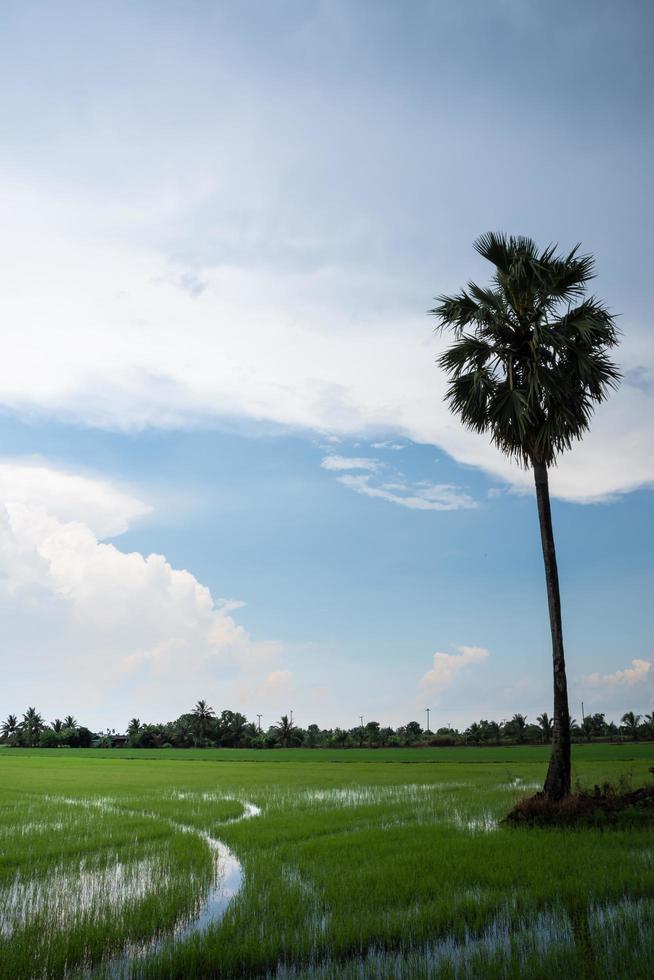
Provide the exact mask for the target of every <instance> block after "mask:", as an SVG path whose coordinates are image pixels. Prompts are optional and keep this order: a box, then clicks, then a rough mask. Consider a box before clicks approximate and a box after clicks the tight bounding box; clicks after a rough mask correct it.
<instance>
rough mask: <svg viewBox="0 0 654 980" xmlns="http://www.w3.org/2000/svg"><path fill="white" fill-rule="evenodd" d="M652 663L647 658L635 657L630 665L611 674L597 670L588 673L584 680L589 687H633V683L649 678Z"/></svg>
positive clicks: (643, 681)
mask: <svg viewBox="0 0 654 980" xmlns="http://www.w3.org/2000/svg"><path fill="white" fill-rule="evenodd" d="M651 669H652V664H651V663H650V661H649V660H640V659H638V658H635V659H634V660H632V661H631V667H626V668H625V669H624V670H616V671H615V672H614V673H613V674H599V673H597V672H595V673H593V674H588V675H587V676H586V677H584V678H583V679H584V681H585V682H586V683H587V684H589V685H590V686H591V687H606V688H608V689H611V688H618V687H633V686H634V685H635V684H644V683H646V682H647V681H648V680H649V676H650V670H651Z"/></svg>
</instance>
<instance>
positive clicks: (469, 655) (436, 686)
mask: <svg viewBox="0 0 654 980" xmlns="http://www.w3.org/2000/svg"><path fill="white" fill-rule="evenodd" d="M456 649H457V650H458V651H459V652H458V653H440V652H438V653H435V654H434V664H433V667H432V668H431V670H428V671H427V673H426V674H425V675H424V676H423V678H422V680H421V681H420V686H421V688H423V689H424V690H426V691H429V692H430V693H432V694H434V695H438V694H440V693H441V692H442V691H445V690H447V688H448V687H451V685H452V683H453V682H454V679H455V677H456V675H457V674H458V673H459V671H461V670H464V669H465V668H467V667H471V666H472V665H474V664H480V663H483V662H484V661H486V660H488V658H489V657H490V653H489V651H488V650H486V649H485V647H469V646H457V647H456Z"/></svg>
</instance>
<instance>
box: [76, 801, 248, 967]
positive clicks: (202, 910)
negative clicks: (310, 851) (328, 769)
mask: <svg viewBox="0 0 654 980" xmlns="http://www.w3.org/2000/svg"><path fill="white" fill-rule="evenodd" d="M223 799H233V797H228V796H225V797H223ZM64 802H66V803H69V804H72V805H75V806H85V807H93V808H95V807H99V808H101V809H103V810H106V811H110V812H113V813H121V814H124V813H125V811H124V810H122V809H120V808H119V807H117V806H114V805H112V804H111V803H110V802H109V801H108V800H101V801H98V802H96V801H88V800H76V799H71V798H67V799H65V800H64ZM238 802H239V803H240V804H241V806H242V807H243V813H241V814H240V815H239V816H237V817H230V818H228V819H227V820H224V821H223V824H224V825H229V824H233V823H240V822H241V821H242V820H250V819H252V818H253V817H258V816H259V815H260V813H261V808H260V807H258V806H257V805H256V803H250V802H249V801H248V800H238ZM134 812H135V813H138V815H139V816H146V817H151V818H152V819H153V820H158V821H163V822H164V823H167V824H168V826H169V827H171V828H172V829H173V830H176V831H178V832H181V833H184V834H195V835H196V836H197V837H200V838H201V840H203V841H204V842H205V843H206V844H207V845H208V847H209V850H210V851H211V859H212V862H213V879H212V883H211V885H210V886H209V889H208V890H207V893H206V895H205V897H204V900H203V901H202V903H201V905H200V907H199V909H198V910H197V912H195V913H194V914H193V915H192V916H191V917H190V918H188V919H185V920H182V921H181V922H179V923H177V925H175V926H174V927H173V928H172V929H169V930H167V931H166V932H164V933H162V934H160V935H156V936H153V937H152V938H151V939H146V940H144V941H141V942H138V943H127V944H126V945H125V947H124V948H123V949H122V950H121V952H120V953H117V954H116V955H115V956H111V957H110V958H108V959H107V960H105V961H104V962H102V963H101V964H99V965H98V967H97V969H96V970H94V973H95V974H99V975H100V976H108V977H112V978H116V980H119V978H120V980H122V978H128V977H130V976H132V975H133V967H134V966H135V964H136V963H137V962H138V961H139V960H143V959H145V957H146V956H151V955H153V954H155V953H159V952H161V950H162V949H164V947H165V946H166V945H167V944H168V943H169V942H170V941H171V940H177V941H183V940H185V939H189V938H190V937H191V936H194V935H202V934H203V933H205V932H206V931H207V929H209V928H210V927H211V926H214V925H217V924H218V923H219V922H220V921H221V919H222V918H223V916H224V914H225V912H226V911H227V908H228V906H229V903H230V902H231V901H232V900H233V899H234V898H235V896H236V895H238V893H239V892H240V890H241V888H242V887H243V868H242V866H241V862H240V861H239V859H238V858H237V857H236V855H235V854H234V852H233V851H232V850H231V849H230V848H229V847H228V846H227V844H225V842H224V841H222V840H220V839H219V838H218V837H214V836H213V834H210V833H209V832H208V831H206V830H200V829H199V828H198V827H193V826H191V825H190V824H184V823H180V822H178V821H177V820H171V819H169V818H168V817H162V816H160V815H159V814H157V813H152V812H148V811H145V810H138V811H134ZM73 975H77V976H79V973H78V972H77V971H75V972H74V973H73ZM84 975H85V976H88V973H85V974H84Z"/></svg>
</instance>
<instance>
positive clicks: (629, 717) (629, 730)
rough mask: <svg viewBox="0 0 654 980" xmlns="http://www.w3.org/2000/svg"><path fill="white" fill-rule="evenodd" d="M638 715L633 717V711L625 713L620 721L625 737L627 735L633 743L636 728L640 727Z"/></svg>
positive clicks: (636, 731) (636, 733) (636, 734)
mask: <svg viewBox="0 0 654 980" xmlns="http://www.w3.org/2000/svg"><path fill="white" fill-rule="evenodd" d="M640 718H641V716H640V715H635V714H634V713H633V711H626V712H625V713H624V714H623V716H622V718H621V719H620V721H621V722H622V727H623V728H624V730H625V732H626V734H627V735H629V736H630V737H631V738H632V739H633V740H634V742H635V741H636V739H637V738H638V726H639V725H640Z"/></svg>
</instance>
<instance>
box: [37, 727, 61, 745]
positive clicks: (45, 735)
mask: <svg viewBox="0 0 654 980" xmlns="http://www.w3.org/2000/svg"><path fill="white" fill-rule="evenodd" d="M61 741H62V740H61V736H60V735H59V734H58V733H57V732H55V730H54V729H53V728H44V729H43V731H42V732H41V734H40V736H39V748H42V749H57V748H59V746H60V745H61Z"/></svg>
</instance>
